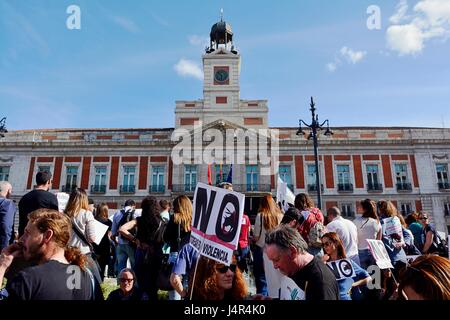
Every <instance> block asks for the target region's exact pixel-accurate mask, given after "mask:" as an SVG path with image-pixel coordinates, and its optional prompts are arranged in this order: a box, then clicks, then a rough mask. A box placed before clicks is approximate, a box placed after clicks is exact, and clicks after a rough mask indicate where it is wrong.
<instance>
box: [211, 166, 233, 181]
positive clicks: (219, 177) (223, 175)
mask: <svg viewBox="0 0 450 320" xmlns="http://www.w3.org/2000/svg"><path fill="white" fill-rule="evenodd" d="M215 170H216V171H215V172H216V185H218V184H219V183H221V182H224V181H227V178H228V174H229V173H230V165H228V164H223V165H222V166H221V165H220V164H216V165H215Z"/></svg>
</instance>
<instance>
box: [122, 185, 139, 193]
mask: <svg viewBox="0 0 450 320" xmlns="http://www.w3.org/2000/svg"><path fill="white" fill-rule="evenodd" d="M120 193H136V186H135V185H125V186H120Z"/></svg>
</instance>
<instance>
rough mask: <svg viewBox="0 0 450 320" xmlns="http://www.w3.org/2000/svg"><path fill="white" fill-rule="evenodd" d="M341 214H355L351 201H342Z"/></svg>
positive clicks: (346, 215)
mask: <svg viewBox="0 0 450 320" xmlns="http://www.w3.org/2000/svg"><path fill="white" fill-rule="evenodd" d="M341 215H342V216H343V217H344V218H353V217H354V216H355V213H354V211H353V205H352V204H351V203H342V204H341Z"/></svg>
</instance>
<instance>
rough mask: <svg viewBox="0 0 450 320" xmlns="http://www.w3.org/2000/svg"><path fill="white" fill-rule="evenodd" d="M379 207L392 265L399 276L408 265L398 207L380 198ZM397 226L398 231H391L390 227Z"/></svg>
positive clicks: (385, 241)
mask: <svg viewBox="0 0 450 320" xmlns="http://www.w3.org/2000/svg"><path fill="white" fill-rule="evenodd" d="M377 209H378V213H379V216H380V219H381V226H382V238H381V240H382V241H383V243H384V246H385V248H386V251H387V253H388V254H389V258H390V259H391V262H392V265H393V266H394V276H395V277H396V278H397V277H398V276H399V273H400V270H402V269H403V268H404V267H405V266H406V253H405V251H404V250H403V246H404V245H405V240H404V238H403V232H402V224H401V222H400V219H399V218H398V212H397V208H396V207H395V206H394V204H393V203H392V202H391V201H388V200H380V201H378V202H377ZM388 224H389V225H390V226H395V227H396V229H398V230H396V231H397V232H391V231H390V229H392V227H388Z"/></svg>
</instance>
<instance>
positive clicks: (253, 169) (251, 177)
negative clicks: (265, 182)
mask: <svg viewBox="0 0 450 320" xmlns="http://www.w3.org/2000/svg"><path fill="white" fill-rule="evenodd" d="M245 172H246V178H247V191H257V190H258V166H252V165H247V167H246V171H245Z"/></svg>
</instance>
